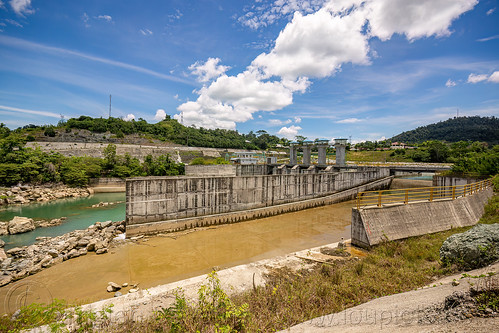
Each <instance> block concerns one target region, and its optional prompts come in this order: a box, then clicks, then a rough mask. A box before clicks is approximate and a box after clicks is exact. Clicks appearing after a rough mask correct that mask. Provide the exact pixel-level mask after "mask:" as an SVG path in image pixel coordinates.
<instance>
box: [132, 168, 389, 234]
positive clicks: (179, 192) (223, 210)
mask: <svg viewBox="0 0 499 333" xmlns="http://www.w3.org/2000/svg"><path fill="white" fill-rule="evenodd" d="M386 177H388V170H380V169H377V170H371V171H364V172H342V173H317V174H290V175H266V176H241V177H147V178H131V179H127V181H126V224H127V235H131V234H134V233H141V232H151V233H152V232H159V231H160V230H161V231H174V230H177V229H185V228H188V227H195V226H204V225H210V224H214V223H215V224H218V223H231V222H239V221H242V220H249V219H253V218H259V217H264V216H270V215H276V214H281V213H285V212H288V211H295V210H299V209H304V208H311V207H315V206H320V205H324V204H328V203H332V202H338V201H341V200H347V199H348V197H347V196H350V197H352V198H353V197H354V196H355V195H356V193H357V192H359V191H365V190H370V189H376V188H383V187H387V186H389V184H390V182H391V178H389V177H388V178H386ZM382 178H385V180H384V182H381V183H378V184H375V185H373V186H371V187H369V188H368V187H364V188H358V186H359V185H364V184H367V183H370V182H373V181H375V180H380V179H382ZM376 186H377V187H376ZM348 189H351V190H352V191H351V193H348V194H347V195H346V196H345V197H344V198H345V199H343V197H342V198H341V199H338V198H335V199H331V200H337V201H331V202H330V201H327V198H325V197H327V196H330V195H332V194H335V193H337V192H340V191H344V190H348ZM311 199H318V200H319V201H318V202H308V203H302V202H305V201H307V200H311ZM298 202H299V203H298ZM291 203H297V205H291V206H290V207H283V206H282V205H286V204H291ZM278 206H279V207H278ZM262 208H271V209H269V210H262V211H254V212H249V211H251V210H258V209H262ZM151 223H155V224H156V226H155V227H150V226H149V227H147V228H146V224H151ZM157 223H160V224H163V225H162V226H161V227H158V225H157ZM140 229H142V231H140Z"/></svg>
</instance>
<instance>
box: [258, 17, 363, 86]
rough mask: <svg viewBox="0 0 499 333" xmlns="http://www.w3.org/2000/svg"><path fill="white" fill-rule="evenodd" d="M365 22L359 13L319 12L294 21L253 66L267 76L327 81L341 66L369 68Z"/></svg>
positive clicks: (296, 18) (294, 18)
mask: <svg viewBox="0 0 499 333" xmlns="http://www.w3.org/2000/svg"><path fill="white" fill-rule="evenodd" d="M364 21H365V18H364V17H363V16H362V13H360V12H358V11H357V12H354V13H352V14H350V15H347V16H337V15H334V14H333V13H331V12H329V11H327V10H325V9H321V10H319V11H318V12H316V13H314V14H310V15H306V16H303V15H301V14H300V13H295V15H294V17H293V20H292V21H291V22H290V23H289V24H288V25H287V26H286V27H285V28H284V30H283V31H281V33H280V34H279V37H277V39H276V42H275V47H274V48H273V49H272V51H271V52H269V53H262V54H260V55H259V56H258V57H257V58H256V59H255V60H254V61H253V65H254V66H256V67H259V68H262V69H263V71H264V72H265V73H266V74H267V75H268V76H273V75H275V76H281V77H284V78H289V79H295V78H298V77H318V78H321V77H326V76H329V75H331V74H334V73H335V72H336V71H338V70H339V69H340V67H341V65H342V64H343V63H347V62H351V63H356V64H368V63H369V61H368V58H367V53H368V50H369V46H368V43H367V38H366V36H365V35H363V34H362V27H363V24H364Z"/></svg>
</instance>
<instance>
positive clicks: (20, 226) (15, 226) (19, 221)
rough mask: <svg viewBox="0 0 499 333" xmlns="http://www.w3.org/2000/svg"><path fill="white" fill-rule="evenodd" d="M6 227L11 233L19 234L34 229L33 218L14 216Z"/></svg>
mask: <svg viewBox="0 0 499 333" xmlns="http://www.w3.org/2000/svg"><path fill="white" fill-rule="evenodd" d="M7 229H8V230H9V233H10V234H11V235H14V234H20V233H23V232H28V231H32V230H35V223H34V222H33V219H30V218H27V217H20V216H16V217H14V218H13V219H12V220H10V221H9V224H8V226H7Z"/></svg>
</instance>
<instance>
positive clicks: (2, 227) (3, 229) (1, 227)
mask: <svg viewBox="0 0 499 333" xmlns="http://www.w3.org/2000/svg"><path fill="white" fill-rule="evenodd" d="M8 234H9V229H8V223H7V222H0V236H4V235H8Z"/></svg>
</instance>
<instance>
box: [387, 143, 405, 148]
mask: <svg viewBox="0 0 499 333" xmlns="http://www.w3.org/2000/svg"><path fill="white" fill-rule="evenodd" d="M406 148H407V145H406V144H405V143H403V142H392V144H391V146H390V149H406Z"/></svg>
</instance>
